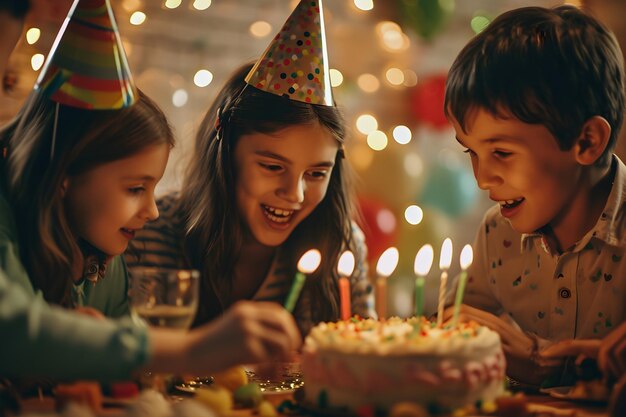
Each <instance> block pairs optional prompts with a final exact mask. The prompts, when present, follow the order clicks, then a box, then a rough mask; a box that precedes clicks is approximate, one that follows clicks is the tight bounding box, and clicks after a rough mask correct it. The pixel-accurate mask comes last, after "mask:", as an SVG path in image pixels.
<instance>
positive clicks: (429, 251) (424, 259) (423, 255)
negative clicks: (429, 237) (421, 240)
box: [413, 244, 435, 276]
mask: <svg viewBox="0 0 626 417" xmlns="http://www.w3.org/2000/svg"><path fill="white" fill-rule="evenodd" d="M434 256H435V251H434V250H433V247H432V246H431V245H429V244H426V245H424V246H422V247H421V248H420V250H419V251H418V252H417V255H415V263H414V264H413V270H414V271H415V275H421V276H426V275H428V271H430V267H431V266H432V265H433V258H434Z"/></svg>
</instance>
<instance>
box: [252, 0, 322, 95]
mask: <svg viewBox="0 0 626 417" xmlns="http://www.w3.org/2000/svg"><path fill="white" fill-rule="evenodd" d="M246 82H247V83H248V84H250V85H251V86H253V87H256V88H258V89H260V90H263V91H267V92H269V93H273V94H276V95H279V96H284V97H287V98H289V99H291V100H297V101H302V102H305V103H311V104H321V105H326V106H332V105H333V95H332V90H331V85H330V74H329V70H328V50H327V48H326V35H325V31H324V12H323V6H322V0H301V1H300V3H299V4H298V6H297V7H296V8H295V10H294V11H293V13H291V16H289V18H288V19H287V21H286V22H285V24H284V25H283V28H282V29H281V31H280V32H279V33H278V34H277V35H276V36H275V37H274V39H273V40H272V42H271V43H270V45H269V46H268V47H267V49H266V50H265V52H264V53H263V55H262V56H261V58H260V59H259V60H258V61H257V63H256V64H255V65H254V67H253V68H252V70H251V71H250V73H249V74H248V76H247V77H246Z"/></svg>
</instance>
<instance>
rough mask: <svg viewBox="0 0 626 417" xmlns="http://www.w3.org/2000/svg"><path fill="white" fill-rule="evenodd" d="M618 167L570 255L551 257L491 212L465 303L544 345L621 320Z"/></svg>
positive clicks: (622, 184) (595, 332)
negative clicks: (599, 211) (506, 317)
mask: <svg viewBox="0 0 626 417" xmlns="http://www.w3.org/2000/svg"><path fill="white" fill-rule="evenodd" d="M614 163H616V164H617V169H616V170H615V178H614V181H613V186H612V189H611V193H610V195H609V197H608V200H607V202H606V205H605V207H604V210H603V211H602V215H601V216H600V218H599V219H598V221H597V223H596V224H595V226H594V227H593V228H592V229H591V230H590V231H589V232H588V233H587V234H586V235H585V236H583V238H582V239H581V240H580V241H579V242H577V243H576V245H574V246H573V247H572V248H571V249H569V250H567V251H565V252H563V253H561V254H556V253H552V252H550V250H549V248H548V246H547V245H546V243H545V241H544V238H543V236H542V235H541V234H539V233H533V234H520V233H518V232H516V231H515V230H513V228H512V227H511V225H510V223H509V221H508V220H507V219H506V218H504V217H503V216H502V215H501V214H500V209H499V206H495V207H493V208H491V209H490V210H489V211H488V212H487V214H486V215H485V218H484V219H483V222H482V224H481V227H480V229H479V231H478V234H477V238H476V242H475V244H474V250H475V253H476V256H475V258H474V263H473V264H472V266H471V267H470V270H469V273H468V283H467V291H466V294H465V298H464V302H465V303H466V304H469V305H471V306H474V307H477V308H480V309H482V310H486V311H489V312H491V313H493V314H496V315H501V314H508V315H509V316H510V317H512V318H513V320H514V321H515V322H516V323H517V324H518V325H519V326H520V327H521V329H522V330H523V331H525V332H528V333H531V334H534V335H536V336H538V337H539V338H543V339H547V340H549V341H557V340H563V339H584V338H594V339H598V338H602V337H603V336H605V335H606V334H607V333H609V332H610V331H611V330H613V329H614V328H615V327H616V326H617V325H619V324H620V323H621V322H623V321H624V320H625V318H626V302H625V301H626V256H625V255H626V204H625V203H626V166H624V164H623V163H622V162H621V161H620V160H619V159H618V158H617V157H616V156H615V157H614Z"/></svg>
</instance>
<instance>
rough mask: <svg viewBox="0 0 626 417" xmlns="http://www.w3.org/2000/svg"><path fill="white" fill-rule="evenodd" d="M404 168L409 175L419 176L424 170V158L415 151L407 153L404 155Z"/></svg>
mask: <svg viewBox="0 0 626 417" xmlns="http://www.w3.org/2000/svg"><path fill="white" fill-rule="evenodd" d="M404 170H405V171H406V173H407V175H408V176H410V177H413V178H418V177H419V176H420V175H422V172H424V162H422V158H421V157H420V156H419V155H418V154H416V153H415V152H409V153H407V154H406V155H404Z"/></svg>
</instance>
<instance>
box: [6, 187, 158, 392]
mask: <svg viewBox="0 0 626 417" xmlns="http://www.w3.org/2000/svg"><path fill="white" fill-rule="evenodd" d="M61 279H62V278H61ZM127 291H128V276H127V272H126V265H125V263H124V261H123V259H122V258H121V257H119V256H118V257H116V258H114V259H113V260H112V261H111V263H110V264H109V267H108V269H107V274H106V276H105V277H104V279H102V280H100V281H99V282H98V283H97V284H95V285H94V284H91V283H85V284H84V286H83V292H84V298H83V300H84V303H83V304H84V305H86V306H91V307H94V308H96V309H98V310H100V311H102V312H103V313H104V314H105V315H107V316H111V317H120V316H123V315H125V314H126V313H127V312H128V303H127ZM0 340H1V342H0V376H6V377H34V376H42V377H51V378H59V379H79V378H80V379H87V378H88V379H98V380H115V379H123V378H127V377H128V376H129V374H130V372H131V371H133V370H135V369H137V368H139V367H140V366H141V365H143V364H145V363H146V362H147V360H148V354H149V346H148V339H147V333H146V329H145V328H143V327H138V326H135V325H133V324H132V323H131V322H130V320H129V319H128V318H127V319H125V320H123V321H119V322H118V321H112V320H94V319H92V318H90V317H86V316H82V315H80V314H77V313H74V312H72V311H68V310H64V309H61V308H57V307H53V306H50V305H48V304H47V303H46V302H45V301H44V300H43V297H42V294H41V293H40V292H36V291H35V290H34V289H33V287H32V285H31V283H30V279H29V277H28V274H27V272H26V270H25V268H24V266H23V265H22V262H21V260H20V257H19V249H18V244H17V230H16V225H15V221H14V220H13V216H12V213H11V209H10V207H9V205H8V202H7V201H6V199H5V198H4V197H3V195H2V192H1V188H0Z"/></svg>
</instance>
